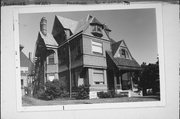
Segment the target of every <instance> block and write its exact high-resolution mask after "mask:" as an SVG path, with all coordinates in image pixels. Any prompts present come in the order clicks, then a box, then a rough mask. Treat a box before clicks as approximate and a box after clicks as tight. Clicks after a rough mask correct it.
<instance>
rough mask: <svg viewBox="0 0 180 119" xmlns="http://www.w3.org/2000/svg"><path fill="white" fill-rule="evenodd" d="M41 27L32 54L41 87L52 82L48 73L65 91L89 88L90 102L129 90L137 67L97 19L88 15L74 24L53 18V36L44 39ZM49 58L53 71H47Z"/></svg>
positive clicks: (46, 36)
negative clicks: (52, 59) (109, 91)
mask: <svg viewBox="0 0 180 119" xmlns="http://www.w3.org/2000/svg"><path fill="white" fill-rule="evenodd" d="M44 21H46V20H45V18H44ZM41 22H42V21H41ZM46 23H47V22H45V24H46ZM41 24H42V23H41ZM41 27H42V25H40V29H42V30H41V31H40V33H39V36H38V40H37V43H36V50H35V52H36V55H35V56H36V57H37V59H38V60H39V62H38V63H37V64H38V65H36V66H37V69H38V67H39V69H40V70H39V73H38V70H37V74H38V76H39V77H41V78H40V79H42V80H41V81H42V83H41V84H43V83H44V82H45V80H51V79H53V78H49V75H48V74H49V72H51V73H50V74H54V76H55V77H56V79H59V80H60V81H61V82H62V83H63V85H64V87H65V88H66V90H67V91H71V90H72V89H73V88H74V87H78V86H79V85H90V98H91V97H96V96H97V92H100V91H105V92H106V91H108V90H114V91H117V90H118V91H122V90H132V88H133V82H132V77H133V72H134V71H139V70H140V66H139V64H138V63H137V62H136V61H135V59H134V58H133V57H132V55H131V53H130V51H129V49H128V48H127V46H126V44H125V41H124V40H122V41H119V42H115V41H114V40H112V39H111V38H110V36H109V33H110V32H111V30H110V29H109V28H108V26H107V25H106V24H103V23H101V22H100V21H99V20H98V19H97V18H96V17H93V16H91V15H88V16H87V17H86V18H85V19H82V20H81V21H75V20H72V19H68V18H64V17H62V16H55V19H54V24H53V29H52V36H51V35H49V36H48V35H46V34H47V30H45V33H43V28H41ZM52 54H54V61H56V63H55V67H56V68H55V69H56V70H53V69H51V68H50V67H52V64H51V65H49V67H48V63H47V62H48V59H49V58H51V57H52V56H51V55H52ZM41 81H40V82H41Z"/></svg>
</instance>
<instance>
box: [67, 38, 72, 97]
mask: <svg viewBox="0 0 180 119" xmlns="http://www.w3.org/2000/svg"><path fill="white" fill-rule="evenodd" d="M68 54H69V55H68V57H69V66H68V68H69V97H70V98H72V86H71V85H72V80H71V48H70V43H69V40H68Z"/></svg>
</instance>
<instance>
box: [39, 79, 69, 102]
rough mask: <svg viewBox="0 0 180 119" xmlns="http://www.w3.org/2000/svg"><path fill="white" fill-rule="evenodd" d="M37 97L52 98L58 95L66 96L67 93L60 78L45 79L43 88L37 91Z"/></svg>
mask: <svg viewBox="0 0 180 119" xmlns="http://www.w3.org/2000/svg"><path fill="white" fill-rule="evenodd" d="M37 95H38V98H39V99H43V100H52V99H54V98H58V97H66V96H67V95H68V93H67V92H66V91H65V88H64V86H63V85H62V83H61V81H60V80H57V79H56V80H53V81H47V82H46V84H45V90H39V91H38V94H37Z"/></svg>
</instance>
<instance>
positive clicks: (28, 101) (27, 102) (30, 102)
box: [22, 96, 159, 106]
mask: <svg viewBox="0 0 180 119" xmlns="http://www.w3.org/2000/svg"><path fill="white" fill-rule="evenodd" d="M142 101H159V97H158V96H146V97H120V98H104V99H85V100H75V99H69V98H66V99H62V98H57V99H54V100H49V101H45V100H40V99H35V98H33V97H28V96H23V97H22V104H23V106H40V105H68V104H95V103H120V102H142Z"/></svg>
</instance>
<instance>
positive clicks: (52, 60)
mask: <svg viewBox="0 0 180 119" xmlns="http://www.w3.org/2000/svg"><path fill="white" fill-rule="evenodd" d="M54 63H55V62H54V53H53V54H51V55H49V56H48V64H54Z"/></svg>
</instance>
